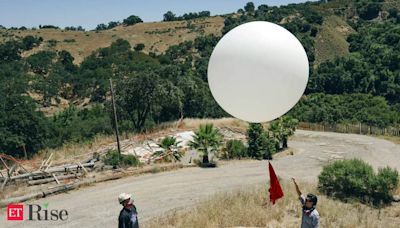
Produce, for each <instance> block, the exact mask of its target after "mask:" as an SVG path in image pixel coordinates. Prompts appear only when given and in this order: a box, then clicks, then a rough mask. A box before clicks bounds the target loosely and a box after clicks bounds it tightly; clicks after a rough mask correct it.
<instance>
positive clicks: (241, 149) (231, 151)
mask: <svg viewBox="0 0 400 228" xmlns="http://www.w3.org/2000/svg"><path fill="white" fill-rule="evenodd" d="M225 147H226V153H225V154H224V156H223V158H225V159H234V158H238V159H241V158H244V157H247V148H246V146H245V145H244V144H243V142H242V141H240V140H236V139H232V140H228V141H227V142H226V146H225Z"/></svg>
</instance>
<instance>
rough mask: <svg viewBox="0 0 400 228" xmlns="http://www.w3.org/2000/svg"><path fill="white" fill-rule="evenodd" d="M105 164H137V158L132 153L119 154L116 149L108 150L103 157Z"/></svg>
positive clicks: (114, 165) (115, 165)
mask: <svg viewBox="0 0 400 228" xmlns="http://www.w3.org/2000/svg"><path fill="white" fill-rule="evenodd" d="M103 162H104V164H106V165H112V166H113V167H117V166H138V165H139V164H140V162H139V160H138V159H137V158H136V157H135V156H133V155H125V154H121V155H120V154H119V153H118V151H115V150H110V151H108V152H107V154H106V155H105V156H104V158H103Z"/></svg>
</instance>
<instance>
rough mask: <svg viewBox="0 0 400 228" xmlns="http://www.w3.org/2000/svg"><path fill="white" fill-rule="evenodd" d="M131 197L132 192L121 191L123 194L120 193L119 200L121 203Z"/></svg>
mask: <svg viewBox="0 0 400 228" xmlns="http://www.w3.org/2000/svg"><path fill="white" fill-rule="evenodd" d="M131 197H132V195H131V194H127V193H121V194H119V196H118V201H119V203H120V204H121V203H122V202H124V201H125V200H127V199H130V198H131Z"/></svg>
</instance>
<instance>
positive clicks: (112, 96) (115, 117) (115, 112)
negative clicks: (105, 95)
mask: <svg viewBox="0 0 400 228" xmlns="http://www.w3.org/2000/svg"><path fill="white" fill-rule="evenodd" d="M110 87H111V101H112V108H113V112H114V124H115V135H116V136H117V146H118V153H119V154H121V146H120V144H119V132H118V121H117V110H116V109H115V100H114V87H113V84H112V79H111V78H110Z"/></svg>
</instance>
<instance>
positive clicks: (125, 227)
mask: <svg viewBox="0 0 400 228" xmlns="http://www.w3.org/2000/svg"><path fill="white" fill-rule="evenodd" d="M118 201H119V203H120V204H121V205H122V206H123V208H122V210H121V212H120V213H119V218H118V228H139V221H138V217H137V210H136V207H135V205H134V204H133V200H132V195H131V194H126V193H121V194H120V195H119V197H118Z"/></svg>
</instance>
